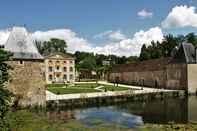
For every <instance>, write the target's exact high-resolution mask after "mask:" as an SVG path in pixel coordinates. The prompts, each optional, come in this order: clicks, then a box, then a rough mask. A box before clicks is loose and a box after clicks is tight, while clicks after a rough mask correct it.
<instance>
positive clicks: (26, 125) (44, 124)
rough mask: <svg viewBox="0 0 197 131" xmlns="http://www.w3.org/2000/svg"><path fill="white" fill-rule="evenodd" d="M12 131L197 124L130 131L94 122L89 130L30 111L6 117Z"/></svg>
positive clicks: (187, 128) (190, 128)
mask: <svg viewBox="0 0 197 131" xmlns="http://www.w3.org/2000/svg"><path fill="white" fill-rule="evenodd" d="M6 120H7V121H8V123H9V126H10V129H11V131H196V130H197V124H195V123H188V124H166V125H165V124H164V125H162V124H161V125H159V124H145V125H144V126H142V127H140V128H138V129H128V128H126V127H123V126H121V125H115V124H108V123H103V122H102V121H98V120H93V121H92V123H94V124H95V125H96V126H94V127H91V128H88V127H87V126H85V125H84V124H83V123H82V122H80V121H77V120H68V121H66V122H65V121H63V120H60V119H58V117H57V118H56V117H53V118H48V117H47V115H46V113H45V112H42V111H41V112H40V111H39V113H35V112H31V111H29V110H18V111H16V112H9V113H8V114H7V116H6Z"/></svg>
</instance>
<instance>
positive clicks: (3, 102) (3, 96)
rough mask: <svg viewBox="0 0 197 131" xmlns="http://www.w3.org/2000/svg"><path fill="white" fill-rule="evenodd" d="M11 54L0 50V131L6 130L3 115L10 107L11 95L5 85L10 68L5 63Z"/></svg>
mask: <svg viewBox="0 0 197 131" xmlns="http://www.w3.org/2000/svg"><path fill="white" fill-rule="evenodd" d="M10 56H11V54H10V53H8V52H6V51H4V50H2V49H0V130H1V131H4V130H8V124H7V122H6V120H5V115H6V113H7V111H8V110H9V107H10V101H11V96H12V93H11V92H9V91H8V90H7V89H6V87H5V83H6V82H7V81H8V78H9V74H8V70H9V69H10V66H9V65H7V64H6V63H5V61H7V60H9V58H10Z"/></svg>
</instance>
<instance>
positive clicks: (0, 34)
mask: <svg viewBox="0 0 197 131" xmlns="http://www.w3.org/2000/svg"><path fill="white" fill-rule="evenodd" d="M9 34H10V32H9V31H8V30H0V45H3V44H4V43H5V42H6V41H7V39H8V37H9Z"/></svg>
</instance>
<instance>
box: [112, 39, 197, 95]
mask: <svg viewBox="0 0 197 131" xmlns="http://www.w3.org/2000/svg"><path fill="white" fill-rule="evenodd" d="M196 54H197V53H196V50H195V48H194V46H193V45H192V44H189V43H182V44H181V45H180V47H179V48H178V49H177V50H175V51H174V52H173V56H172V57H170V58H162V59H155V60H146V61H140V62H134V63H128V64H123V65H115V66H113V67H112V70H111V73H110V74H109V78H108V80H109V81H110V82H119V83H125V84H131V85H137V86H147V87H154V88H164V89H178V90H179V89H180V90H186V91H187V92H188V93H196V91H197V64H196V60H197V59H196V58H197V55H196Z"/></svg>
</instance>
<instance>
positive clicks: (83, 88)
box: [48, 83, 129, 94]
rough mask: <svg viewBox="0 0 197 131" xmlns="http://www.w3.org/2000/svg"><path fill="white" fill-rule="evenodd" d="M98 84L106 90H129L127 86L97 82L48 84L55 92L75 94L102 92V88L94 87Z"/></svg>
mask: <svg viewBox="0 0 197 131" xmlns="http://www.w3.org/2000/svg"><path fill="white" fill-rule="evenodd" d="M98 86H103V87H102V88H101V89H103V90H104V91H123V90H128V89H129V88H127V87H121V86H118V87H116V86H113V85H103V84H102V85H101V84H96V83H83V84H75V85H73V86H72V85H69V86H68V85H67V86H66V85H57V84H51V85H48V90H49V91H51V92H53V93H55V94H74V93H91V92H101V91H100V90H96V89H94V88H96V87H98Z"/></svg>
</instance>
